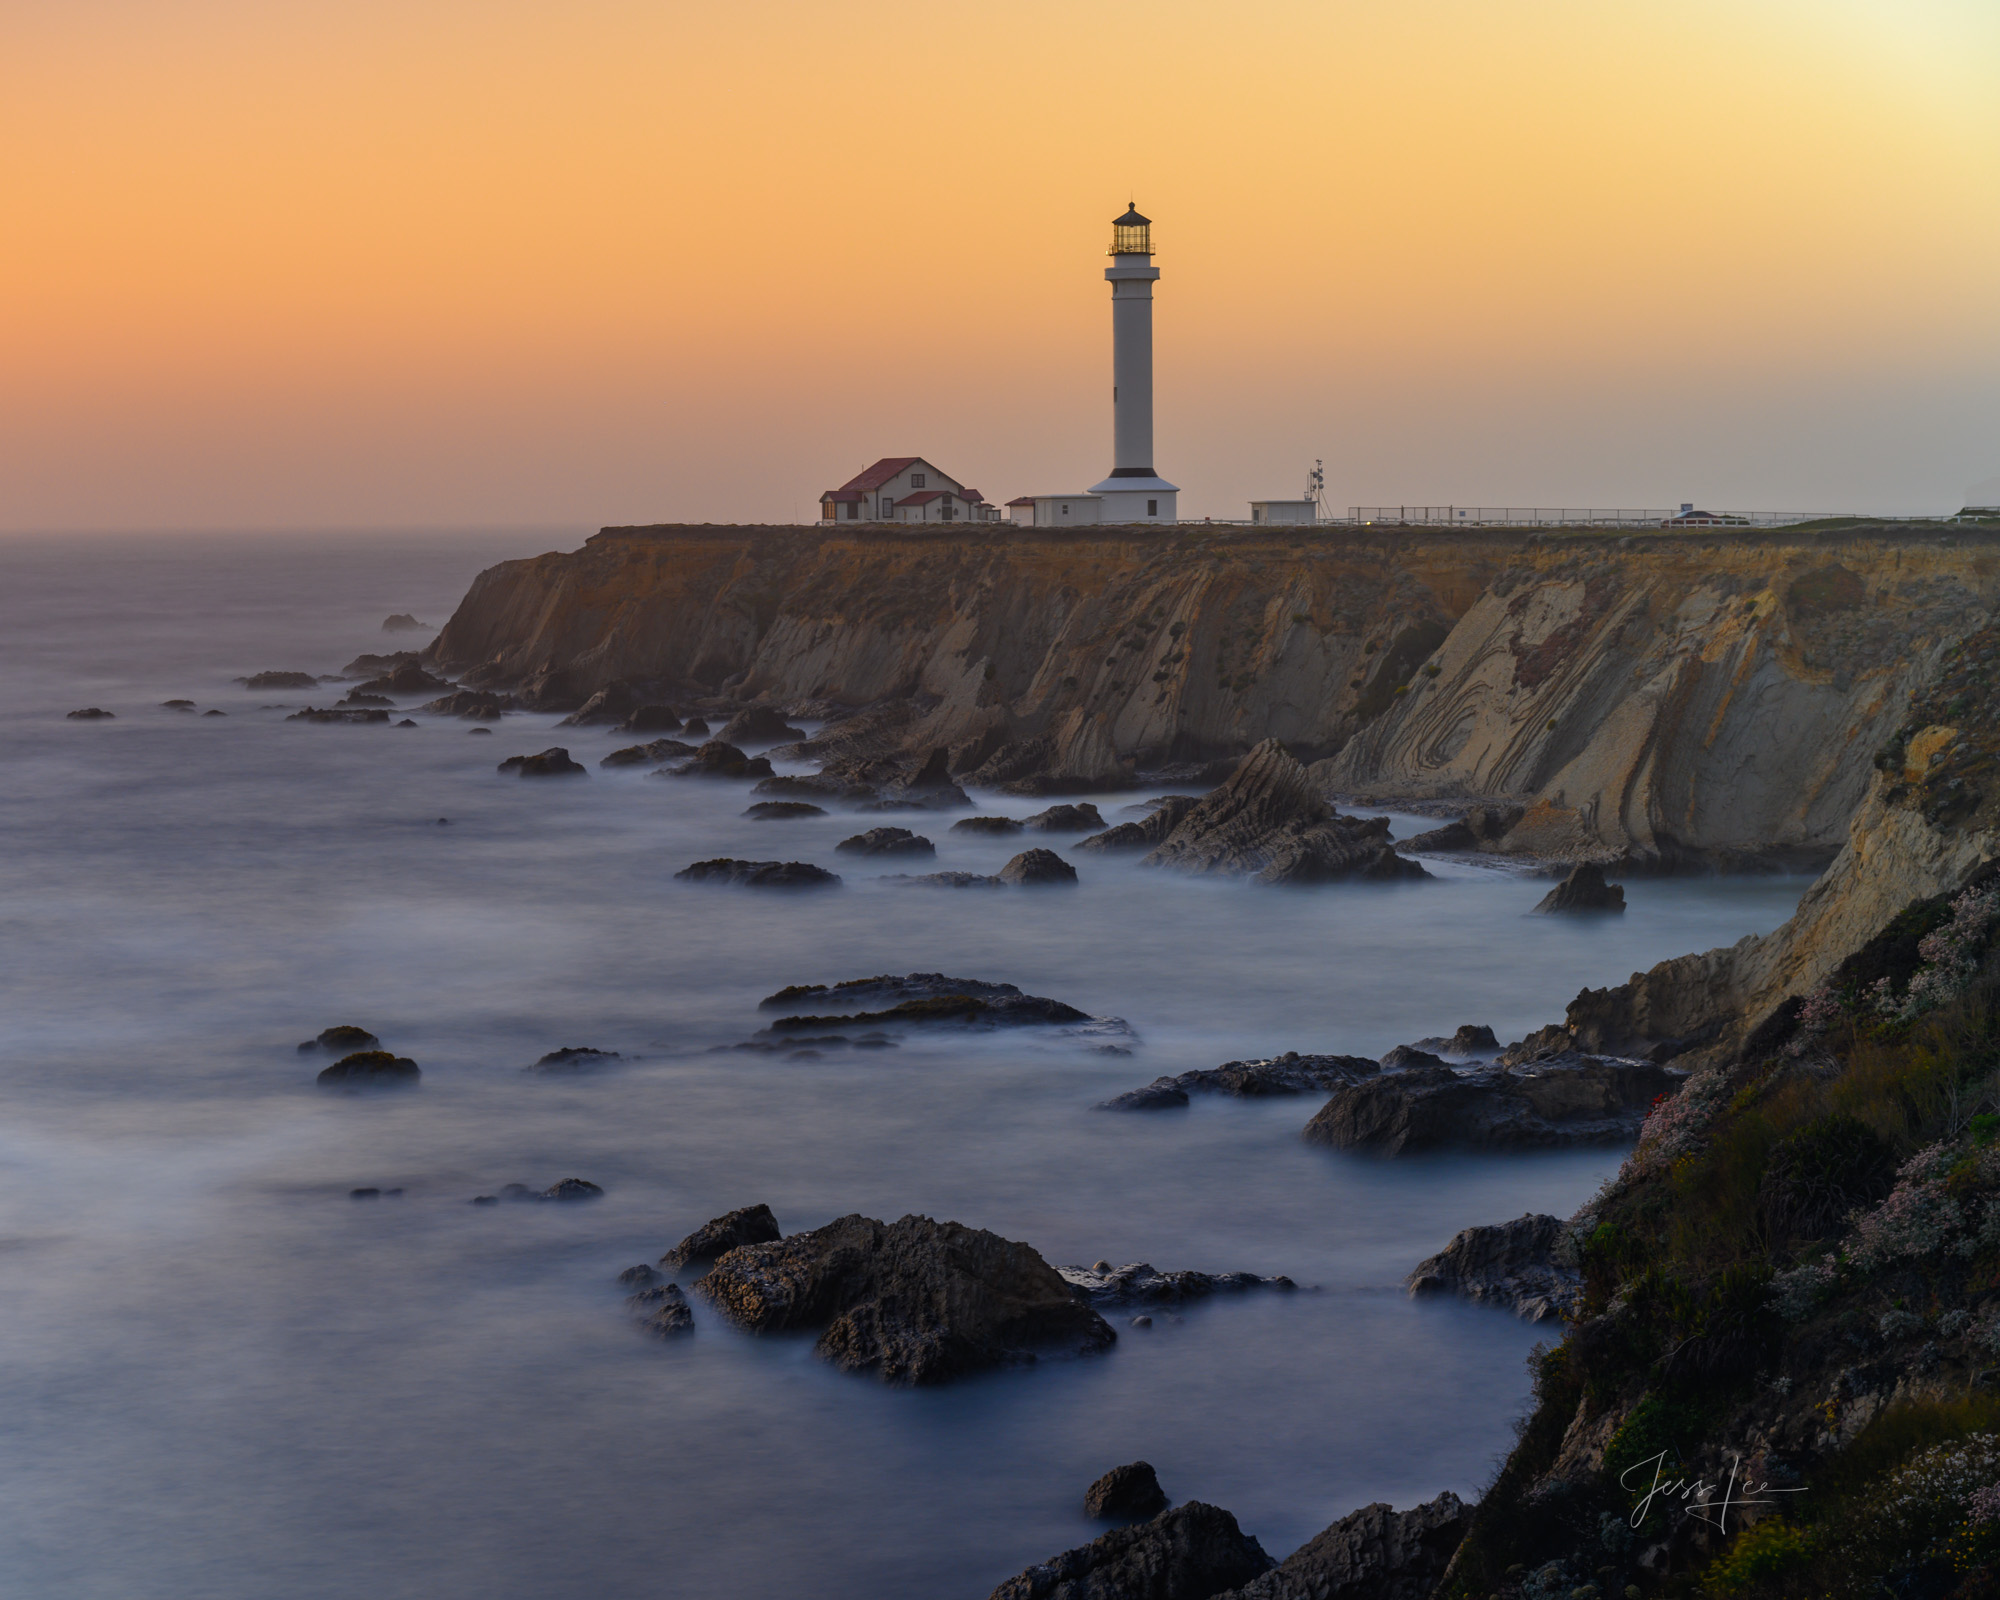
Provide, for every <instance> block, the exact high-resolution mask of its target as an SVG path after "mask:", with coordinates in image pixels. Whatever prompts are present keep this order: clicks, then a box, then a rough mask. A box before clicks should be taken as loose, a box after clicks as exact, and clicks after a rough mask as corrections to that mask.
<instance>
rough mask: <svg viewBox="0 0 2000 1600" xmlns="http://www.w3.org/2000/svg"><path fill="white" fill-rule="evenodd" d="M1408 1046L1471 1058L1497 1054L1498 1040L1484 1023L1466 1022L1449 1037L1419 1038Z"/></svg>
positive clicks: (1440, 1054)
mask: <svg viewBox="0 0 2000 1600" xmlns="http://www.w3.org/2000/svg"><path fill="white" fill-rule="evenodd" d="M1410 1048H1411V1049H1412V1050H1428V1051H1430V1052H1431V1054H1433V1055H1439V1056H1453V1057H1456V1058H1458V1059H1459V1060H1472V1059H1475V1058H1477V1057H1480V1056H1492V1055H1498V1054H1499V1053H1500V1041H1499V1039H1498V1038H1497V1037H1496V1036H1495V1035H1494V1032H1493V1030H1492V1029H1491V1028H1489V1027H1487V1026H1486V1025H1485V1024H1484V1023H1478V1022H1467V1023H1462V1024H1460V1026H1459V1028H1458V1030H1457V1031H1456V1032H1455V1033H1453V1034H1452V1036H1451V1037H1450V1038H1449V1039H1446V1038H1441V1037H1434V1038H1430V1039H1419V1040H1417V1041H1416V1042H1415V1043H1414V1044H1412V1045H1411V1046H1410Z"/></svg>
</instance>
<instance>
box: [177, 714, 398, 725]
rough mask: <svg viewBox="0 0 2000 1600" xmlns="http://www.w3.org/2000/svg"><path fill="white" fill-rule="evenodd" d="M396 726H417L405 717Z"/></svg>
mask: <svg viewBox="0 0 2000 1600" xmlns="http://www.w3.org/2000/svg"><path fill="white" fill-rule="evenodd" d="M216 715H217V716H218V717H219V716H221V715H222V713H221V712H220V711H218V712H216ZM396 726H397V727H399V728H414V727H415V726H416V724H415V723H414V722H412V721H411V720H410V719H409V718H408V717H404V718H403V719H402V720H401V721H400V722H398V723H397V724H396Z"/></svg>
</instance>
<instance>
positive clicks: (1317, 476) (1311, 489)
mask: <svg viewBox="0 0 2000 1600" xmlns="http://www.w3.org/2000/svg"><path fill="white" fill-rule="evenodd" d="M1306 498H1307V499H1308V500H1310V501H1311V502H1312V505H1313V520H1314V521H1315V522H1324V521H1326V463H1325V462H1324V461H1315V462H1314V463H1313V469H1312V471H1311V472H1309V473H1307V474H1306Z"/></svg>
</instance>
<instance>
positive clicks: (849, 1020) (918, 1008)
mask: <svg viewBox="0 0 2000 1600" xmlns="http://www.w3.org/2000/svg"><path fill="white" fill-rule="evenodd" d="M868 981H869V982H870V983H882V982H894V981H895V980H884V979H870V980H868ZM947 981H948V980H947ZM1000 991H1005V992H1000ZM787 992H792V991H787ZM778 999H780V996H778V995H774V996H772V1000H778ZM835 1003H836V1004H838V1003H840V1001H839V1000H838V999H837V1000H836V1002H835ZM765 1004H766V1005H767V1006H768V1005H770V1004H771V1001H769V1000H767V1001H766V1002H765ZM1091 1020H1093V1019H1092V1018H1091V1017H1090V1015H1089V1014H1088V1013H1087V1012H1083V1011H1079V1010H1077V1009H1076V1007H1075V1006H1070V1005H1064V1004H1063V1002H1062V1001H1060V1000H1048V999H1044V998H1043V997H1042V996H1040V995H1034V994H1022V993H1021V991H1020V990H1018V989H1016V988H1015V987H1014V986H1013V985H1012V984H1011V983H1009V984H981V985H979V986H978V988H977V989H976V990H974V991H973V992H968V993H962V994H961V993H953V992H950V991H948V990H945V989H939V990H935V991H933V992H930V993H924V994H917V995H913V996H911V997H909V998H907V999H903V1000H899V1001H897V1002H896V1004H894V1005H892V1006H890V1007H889V1008H888V1009H887V1010H884V1011H855V1012H849V1013H846V1014H834V1015H830V1016H789V1017H780V1018H778V1019H777V1020H776V1021H775V1022H773V1023H772V1024H771V1027H770V1031H771V1032H772V1033H796V1032H799V1031H801V1030H803V1029H808V1028H839V1027H855V1026H860V1025H863V1024H878V1025H885V1024H888V1023H892V1022H899V1023H949V1024H954V1025H959V1026H969V1027H1033V1026H1038V1025H1043V1024H1051V1023H1056V1024H1059V1023H1069V1022H1089V1021H1091Z"/></svg>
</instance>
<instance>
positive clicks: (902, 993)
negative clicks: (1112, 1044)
mask: <svg viewBox="0 0 2000 1600" xmlns="http://www.w3.org/2000/svg"><path fill="white" fill-rule="evenodd" d="M967 995H971V996H974V997H976V998H978V999H982V1000H992V1001H996V1002H1002V1003H1004V1002H1006V1001H1010V1000H1028V999H1033V996H1031V995H1024V994H1022V993H1021V991H1020V989H1019V988H1017V987H1016V986H1015V985H1013V984H1011V983H993V982H990V981H988V980H987V979H984V978H954V977H951V976H949V975H948V974H946V973H942V972H910V973H904V974H902V975H901V976H897V975H895V974H893V973H881V974H878V975H877V976H875V977H873V978H849V979H848V980H847V981H846V982H845V983H794V984H788V985H786V986H785V987H784V988H782V989H780V990H779V991H778V992H777V993H776V994H770V995H766V996H765V997H764V998H763V999H762V1000H760V1001H758V1002H757V1009H758V1010H759V1011H804V1010H808V1009H810V1010H814V1011H824V1010H825V1009H827V1008H828V1007H829V1006H855V1007H861V1006H879V1005H885V1004H886V1005H902V1004H904V1003H905V1002H906V1001H911V1000H936V999H962V998H964V997H965V996H967ZM1038 1003H1039V1004H1049V1005H1053V1004H1054V1003H1055V1002H1053V1001H1044V1002H1038ZM1076 1015H1077V1016H1079V1017H1080V1016H1082V1015H1083V1013H1082V1012H1080V1011H1079V1012H1077V1013H1076Z"/></svg>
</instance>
